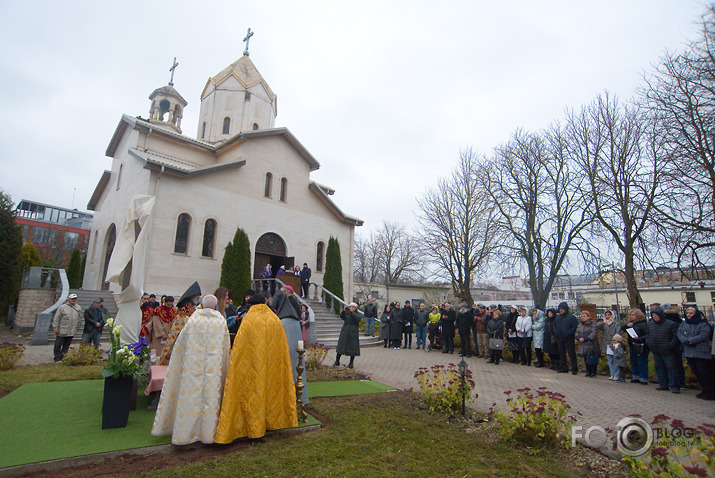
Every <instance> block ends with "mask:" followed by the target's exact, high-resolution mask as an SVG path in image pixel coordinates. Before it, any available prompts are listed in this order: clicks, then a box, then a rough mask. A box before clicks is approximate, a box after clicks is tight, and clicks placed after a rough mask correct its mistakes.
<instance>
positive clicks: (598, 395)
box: [325, 347, 715, 428]
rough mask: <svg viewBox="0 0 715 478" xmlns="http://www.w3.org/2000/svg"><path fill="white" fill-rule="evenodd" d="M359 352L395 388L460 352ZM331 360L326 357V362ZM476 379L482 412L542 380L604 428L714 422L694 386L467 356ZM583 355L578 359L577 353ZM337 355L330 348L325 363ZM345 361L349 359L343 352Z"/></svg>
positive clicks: (714, 413) (365, 366)
mask: <svg viewBox="0 0 715 478" xmlns="http://www.w3.org/2000/svg"><path fill="white" fill-rule="evenodd" d="M360 353H361V354H362V355H360V357H356V358H355V369H356V370H358V371H360V372H363V373H366V374H368V375H370V376H371V377H372V378H374V379H375V380H379V381H381V382H384V383H387V384H389V385H392V386H393V387H396V388H414V389H419V385H418V384H417V380H415V378H414V377H413V376H414V373H415V371H416V370H417V369H418V368H419V367H431V366H432V365H434V364H443V365H447V364H449V363H454V364H457V363H459V361H460V357H459V355H458V354H457V353H456V352H455V354H454V355H450V354H443V353H441V352H437V351H432V352H429V353H427V352H425V351H423V350H416V349H411V350H410V349H402V350H393V349H391V348H383V347H364V348H362V349H361V351H360ZM328 360H330V362H328ZM465 360H466V361H467V363H468V364H469V369H470V370H471V371H472V374H473V377H474V379H475V382H476V391H477V392H478V393H479V398H478V399H477V401H476V402H475V403H474V405H473V408H475V409H477V410H479V411H482V412H486V411H487V410H488V408H489V407H490V406H491V405H492V403H494V402H496V403H497V404H499V405H501V406H505V402H504V399H505V395H504V391H505V390H512V391H515V390H516V389H518V388H523V387H530V388H532V389H537V388H538V387H542V386H545V387H547V388H548V389H549V390H551V391H554V392H559V393H562V394H563V395H565V397H566V401H567V402H568V403H569V405H571V407H572V408H573V409H575V410H578V411H579V412H581V413H582V414H583V416H582V417H580V418H579V420H578V422H577V424H580V425H583V426H584V428H587V427H589V426H591V425H598V426H601V427H603V428H605V427H611V428H613V427H615V426H616V424H617V423H618V422H619V421H620V420H621V419H622V418H624V417H626V416H628V415H630V414H634V413H637V414H639V415H641V416H642V417H643V418H644V419H645V420H647V421H648V422H650V421H651V420H652V418H653V417H654V416H655V415H658V414H661V413H664V414H666V415H667V416H669V417H671V418H679V419H681V420H683V421H684V422H685V424H686V425H688V426H697V425H700V424H701V423H715V402H707V401H703V400H699V399H697V398H695V394H696V393H698V391H696V390H692V389H687V390H683V391H682V392H681V393H680V395H676V394H674V393H671V392H669V391H657V390H656V389H655V388H656V387H657V385H656V384H653V383H651V384H649V385H647V386H646V385H640V384H632V383H630V382H626V383H617V382H612V381H611V380H608V377H606V376H600V375H599V376H598V378H595V379H593V378H586V377H584V372H581V373H580V374H579V375H571V374H570V373H569V374H561V373H556V372H554V371H552V370H549V369H548V368H534V367H533V366H532V367H527V366H522V365H520V364H510V363H505V362H502V363H500V364H499V365H494V364H488V363H487V361H486V360H484V359H478V358H476V357H471V358H467V359H465ZM580 360H582V359H580ZM334 361H335V353H334V351H331V352H330V353H329V354H328V358H326V361H325V363H332V362H334ZM341 361H342V362H343V364H346V363H347V360H346V357H343V358H342V360H341Z"/></svg>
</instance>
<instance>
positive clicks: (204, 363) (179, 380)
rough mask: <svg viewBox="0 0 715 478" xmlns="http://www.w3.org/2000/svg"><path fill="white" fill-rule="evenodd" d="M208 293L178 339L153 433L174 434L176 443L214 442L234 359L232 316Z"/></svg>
mask: <svg viewBox="0 0 715 478" xmlns="http://www.w3.org/2000/svg"><path fill="white" fill-rule="evenodd" d="M216 303H217V300H216V296H213V295H207V296H205V297H204V299H203V301H202V303H201V304H202V307H203V308H201V309H198V310H197V311H196V312H194V314H193V315H192V316H191V317H190V318H189V320H188V322H187V323H186V326H185V327H184V330H182V332H181V334H179V337H178V338H177V339H176V344H175V345H174V351H173V353H172V357H171V361H170V362H169V367H168V368H167V370H166V378H165V379H164V388H163V389H162V392H161V399H160V400H159V408H158V409H157V411H156V416H155V417H154V426H153V427H152V429H151V434H152V435H156V436H159V435H167V434H171V443H173V444H174V445H187V444H189V443H193V442H197V441H200V442H202V443H213V442H214V436H215V434H216V426H217V424H218V418H219V413H220V410H221V397H222V395H223V385H224V381H225V379H226V372H227V370H228V359H229V353H230V349H229V339H228V328H227V327H226V319H224V318H223V316H222V315H221V313H220V312H217V311H216V310H214V308H215V307H216Z"/></svg>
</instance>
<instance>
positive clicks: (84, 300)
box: [47, 289, 119, 345]
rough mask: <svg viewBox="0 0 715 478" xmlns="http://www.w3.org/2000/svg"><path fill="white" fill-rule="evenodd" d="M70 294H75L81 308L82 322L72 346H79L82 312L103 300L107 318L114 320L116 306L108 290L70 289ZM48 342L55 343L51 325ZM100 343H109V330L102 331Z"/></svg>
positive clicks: (82, 327) (82, 326) (82, 325)
mask: <svg viewBox="0 0 715 478" xmlns="http://www.w3.org/2000/svg"><path fill="white" fill-rule="evenodd" d="M69 293H70V294H77V305H79V306H80V307H81V308H82V320H81V321H80V326H79V331H78V332H77V333H76V334H75V336H74V340H73V341H72V344H73V345H75V344H79V342H80V341H81V340H82V332H83V331H84V310H85V309H86V308H87V307H89V306H91V305H92V302H94V300H95V299H98V298H102V299H104V308H105V309H107V312H109V316H110V317H112V318H114V317H116V316H117V311H118V310H119V309H118V308H117V304H116V303H115V302H114V297H113V296H112V291H110V290H85V289H70V292H69ZM47 336H48V340H49V341H50V343H54V341H55V333H54V332H53V331H52V324H50V330H49V331H48V335H47ZM102 342H109V328H108V327H105V328H104V329H103V330H102Z"/></svg>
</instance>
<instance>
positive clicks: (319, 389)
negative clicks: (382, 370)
mask: <svg viewBox="0 0 715 478" xmlns="http://www.w3.org/2000/svg"><path fill="white" fill-rule="evenodd" d="M389 390H395V389H394V388H393V387H390V386H389V385H385V384H384V383H382V382H377V381H375V380H340V381H336V382H310V383H309V384H308V394H309V396H310V397H311V398H313V397H340V396H343V395H362V394H364V393H382V392H387V391H389Z"/></svg>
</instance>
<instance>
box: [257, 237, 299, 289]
mask: <svg viewBox="0 0 715 478" xmlns="http://www.w3.org/2000/svg"><path fill="white" fill-rule="evenodd" d="M266 264H270V265H271V268H272V271H273V276H274V277H275V275H276V272H278V269H279V268H280V267H281V266H285V268H286V271H289V270H291V269H293V266H294V265H295V257H288V256H287V248H286V243H285V241H284V240H283V238H282V237H281V236H279V235H278V234H276V233H273V232H267V233H266V234H263V235H262V236H261V237H259V238H258V242H256V255H255V260H254V261H253V278H254V279H258V278H259V274H260V273H261V271H262V270H263V268H264V267H266ZM284 282H285V281H284Z"/></svg>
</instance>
